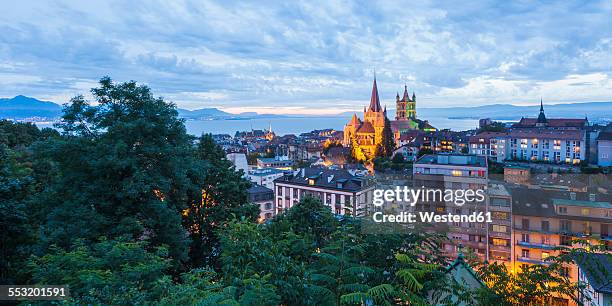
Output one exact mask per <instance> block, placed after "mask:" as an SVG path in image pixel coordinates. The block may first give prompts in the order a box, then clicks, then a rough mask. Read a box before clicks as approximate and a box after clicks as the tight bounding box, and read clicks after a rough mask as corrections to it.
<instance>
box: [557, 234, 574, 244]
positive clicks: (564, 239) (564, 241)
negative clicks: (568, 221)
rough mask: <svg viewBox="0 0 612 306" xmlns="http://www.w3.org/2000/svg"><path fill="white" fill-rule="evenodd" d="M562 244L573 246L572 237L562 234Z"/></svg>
mask: <svg viewBox="0 0 612 306" xmlns="http://www.w3.org/2000/svg"><path fill="white" fill-rule="evenodd" d="M560 244H561V245H564V246H571V245H572V237H570V236H565V235H562V236H561V240H560Z"/></svg>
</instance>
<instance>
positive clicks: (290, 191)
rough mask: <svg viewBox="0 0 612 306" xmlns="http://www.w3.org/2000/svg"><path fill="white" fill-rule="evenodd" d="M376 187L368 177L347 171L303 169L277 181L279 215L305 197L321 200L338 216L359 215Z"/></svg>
mask: <svg viewBox="0 0 612 306" xmlns="http://www.w3.org/2000/svg"><path fill="white" fill-rule="evenodd" d="M373 190H374V185H373V184H372V183H371V181H370V180H369V179H368V178H367V177H362V176H356V175H354V174H351V173H350V172H349V171H346V170H340V169H337V170H331V169H326V168H315V167H310V168H301V169H298V170H295V171H293V172H290V173H287V174H285V175H284V176H282V177H280V178H278V179H276V180H275V181H274V191H275V192H274V194H275V199H276V200H275V202H276V210H277V213H282V212H283V211H284V210H286V209H289V208H291V207H292V206H293V205H295V203H297V202H299V201H300V200H301V199H302V198H304V197H306V196H312V197H315V198H318V199H320V200H321V202H323V204H324V205H326V206H328V207H329V208H330V210H331V211H332V212H333V213H335V214H339V215H343V214H351V215H358V213H359V211H360V210H361V209H363V208H365V206H366V205H367V204H371V203H372V197H373Z"/></svg>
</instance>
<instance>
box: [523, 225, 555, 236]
mask: <svg viewBox="0 0 612 306" xmlns="http://www.w3.org/2000/svg"><path fill="white" fill-rule="evenodd" d="M514 230H517V231H523V232H531V233H539V234H547V235H556V234H562V233H561V232H555V231H552V230H547V231H545V230H542V229H537V228H523V227H522V226H520V225H517V226H514Z"/></svg>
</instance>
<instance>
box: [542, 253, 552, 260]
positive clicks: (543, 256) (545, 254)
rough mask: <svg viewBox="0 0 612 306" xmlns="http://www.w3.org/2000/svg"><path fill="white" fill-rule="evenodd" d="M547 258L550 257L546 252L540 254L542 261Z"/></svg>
mask: <svg viewBox="0 0 612 306" xmlns="http://www.w3.org/2000/svg"><path fill="white" fill-rule="evenodd" d="M549 256H550V254H549V253H548V252H542V260H545V259H546V258H548V257H549Z"/></svg>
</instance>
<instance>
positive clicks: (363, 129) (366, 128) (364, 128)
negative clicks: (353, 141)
mask: <svg viewBox="0 0 612 306" xmlns="http://www.w3.org/2000/svg"><path fill="white" fill-rule="evenodd" d="M374 132H375V130H374V127H373V126H372V124H371V123H370V122H368V121H366V122H364V123H363V124H361V126H360V127H359V128H358V129H357V133H358V134H359V133H364V134H366V133H374Z"/></svg>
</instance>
